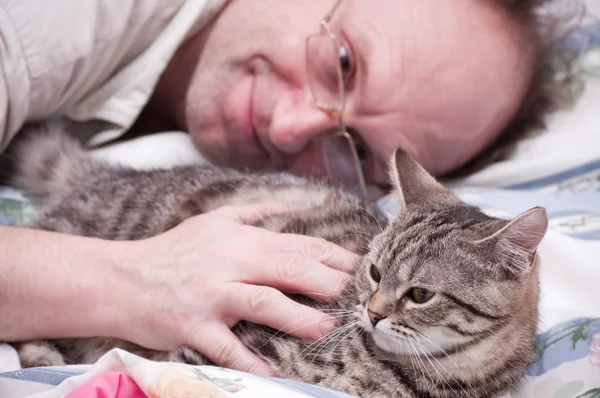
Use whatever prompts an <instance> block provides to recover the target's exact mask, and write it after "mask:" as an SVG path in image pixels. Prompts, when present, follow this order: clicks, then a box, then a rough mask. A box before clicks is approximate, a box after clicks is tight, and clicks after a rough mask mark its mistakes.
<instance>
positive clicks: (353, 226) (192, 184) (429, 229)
mask: <svg viewBox="0 0 600 398" xmlns="http://www.w3.org/2000/svg"><path fill="white" fill-rule="evenodd" d="M33 153H35V156H32V154H33ZM16 155H17V158H18V159H25V158H26V159H27V162H21V163H19V165H20V170H19V174H18V178H17V180H16V181H17V182H18V183H19V184H20V185H21V186H23V187H26V188H28V189H29V191H31V192H34V193H36V194H38V195H39V196H40V199H41V202H42V212H41V215H40V217H39V218H38V219H37V220H36V221H35V222H34V223H33V225H31V226H32V227H33V228H39V229H46V230H54V231H60V232H65V233H71V234H79V235H85V236H95V237H100V238H105V239H116V240H126V239H142V238H145V237H149V236H153V235H156V234H159V233H161V232H163V231H165V230H167V229H169V228H172V227H174V226H175V225H177V224H178V223H180V222H182V221H183V220H185V219H186V218H189V217H191V216H193V215H195V214H199V213H203V212H207V211H210V210H212V209H215V208H217V207H220V206H223V205H230V204H242V203H258V202H272V201H274V200H277V201H284V202H287V203H292V204H294V205H298V206H305V207H308V208H307V209H306V210H303V211H298V212H295V213H293V214H292V215H290V214H287V215H285V214H284V215H278V216H274V217H271V218H269V219H268V220H266V221H265V222H264V223H263V224H262V225H261V226H262V227H264V228H267V229H271V230H274V231H278V232H283V233H301V234H306V235H311V236H316V237H322V238H324V239H327V240H330V241H333V242H336V243H338V244H340V245H342V246H344V247H346V248H348V249H349V250H353V251H355V252H357V253H360V254H362V255H364V258H363V260H362V262H361V264H359V265H358V266H357V268H356V273H355V280H354V283H353V284H352V285H351V286H349V287H348V288H347V290H346V292H345V294H344V296H343V297H342V298H341V299H340V300H338V301H337V302H335V303H330V304H318V303H315V302H312V301H311V300H309V299H306V298H303V297H299V296H294V298H295V299H296V300H299V301H302V302H305V303H307V304H309V305H312V306H314V307H317V308H323V309H325V310H332V311H335V310H344V311H345V312H344V313H342V312H340V314H342V315H340V316H339V327H338V329H337V330H336V331H334V332H333V333H332V334H331V335H330V336H328V337H327V338H324V339H322V340H321V341H319V342H317V343H313V344H311V343H309V342H305V341H301V340H299V339H296V338H294V337H291V336H288V335H284V334H281V333H277V332H276V331H274V330H272V329H269V328H267V327H264V326H259V325H255V324H251V323H247V322H240V323H239V324H238V325H236V326H235V327H234V329H233V330H234V332H235V333H236V334H237V335H238V336H239V337H240V338H241V339H242V341H243V342H244V343H245V344H246V345H247V346H248V347H250V348H251V349H252V350H253V351H254V352H256V353H258V354H259V355H260V356H262V357H263V358H264V359H265V360H267V361H268V362H269V363H270V364H271V365H272V367H273V368H274V369H275V370H276V371H277V372H278V373H279V374H280V375H281V376H282V377H287V378H293V379H298V380H301V381H304V382H308V383H313V384H319V385H322V386H325V387H329V388H333V389H336V390H340V391H345V392H347V393H350V394H353V395H356V396H361V397H407V398H408V397H410V398H416V397H440V398H442V397H448V398H450V397H494V396H497V395H499V394H501V393H503V392H506V391H508V390H511V389H514V388H515V387H516V386H518V383H519V381H520V380H521V379H522V377H523V375H524V372H525V369H526V367H527V365H528V363H529V362H530V360H531V359H532V358H533V350H534V346H533V339H534V335H535V331H536V324H537V303H538V266H539V261H538V259H537V256H536V254H535V251H536V248H537V245H538V244H539V242H540V240H541V239H542V237H543V235H544V233H545V231H546V227H547V217H546V214H545V212H544V210H543V209H540V208H536V209H533V210H530V211H529V212H526V213H524V214H523V215H521V216H519V217H517V218H516V219H515V220H513V221H512V222H510V223H509V222H507V221H502V220H498V219H494V218H491V217H488V216H486V215H485V214H483V213H482V212H481V211H479V210H478V209H477V208H475V207H472V206H469V205H466V204H464V203H462V202H461V201H460V200H459V199H458V198H456V197H455V196H454V195H453V194H452V193H451V192H450V191H448V190H446V189H445V188H443V187H442V186H441V185H439V184H438V183H437V182H436V181H435V180H434V179H433V178H432V177H431V176H429V175H428V174H427V173H426V172H425V170H423V169H422V168H421V167H420V166H419V165H418V164H417V163H416V162H415V161H414V160H413V159H412V158H411V157H410V156H408V155H407V154H406V153H404V152H402V151H397V152H396V154H395V156H394V159H393V162H392V165H391V167H390V170H391V179H392V181H393V183H394V184H395V186H396V190H397V191H398V192H399V194H400V196H401V197H402V198H403V202H404V203H403V209H402V211H401V212H400V213H399V214H398V215H397V216H395V217H393V218H392V219H390V220H386V219H385V218H384V217H383V216H382V215H381V214H379V213H378V212H377V210H376V209H375V208H374V207H373V206H372V204H369V203H365V202H363V201H361V200H359V199H358V198H356V197H354V196H352V195H349V194H347V193H345V192H343V191H341V190H338V189H335V188H332V187H329V186H326V185H323V184H320V183H316V182H309V181H306V180H300V179H293V178H289V177H285V176H281V175H260V174H253V173H245V172H239V171H234V170H226V169H216V168H210V167H201V166H192V167H180V168H175V169H173V170H155V171H143V172H142V171H134V170H131V169H128V168H122V167H115V166H110V165H107V164H103V163H99V162H95V161H93V160H91V159H90V158H89V157H88V156H87V155H86V154H85V153H84V151H83V150H82V149H81V148H80V147H79V146H78V145H76V144H74V143H73V141H71V140H70V139H69V138H67V137H66V136H64V135H62V134H61V133H57V132H50V133H44V134H40V132H37V133H36V134H35V135H34V136H33V137H32V138H31V139H27V140H26V141H25V142H23V143H21V144H19V145H17V147H16ZM32 159H35V160H34V161H32ZM372 267H377V268H376V269H372ZM373 274H374V275H375V276H377V274H379V276H380V281H379V282H377V281H376V280H375V279H374V277H373V276H372V275H373ZM416 287H420V288H426V289H428V290H430V291H432V292H434V295H433V296H432V298H431V299H430V301H428V302H426V303H423V304H417V303H415V301H414V300H413V299H411V297H413V296H412V295H413V294H414V292H415V291H414V290H412V289H413V288H416ZM369 314H370V315H371V316H372V317H375V318H374V319H377V320H379V321H378V323H377V324H376V327H373V325H372V323H371V322H370V321H369ZM432 341H433V342H432ZM117 346H118V347H122V348H125V349H127V350H128V351H131V352H133V353H136V354H139V355H141V356H144V357H147V358H151V359H156V360H171V361H179V362H186V363H193V364H205V363H209V362H208V361H207V360H206V359H205V358H204V357H202V356H201V355H200V354H198V353H197V352H196V351H194V350H191V349H189V348H185V347H182V348H180V349H179V350H177V351H174V352H171V353H164V352H155V351H151V350H146V349H142V348H140V347H138V346H135V345H133V344H131V343H126V342H123V341H118V340H114V339H105V338H92V339H61V340H53V341H44V342H27V343H22V344H19V352H20V355H21V360H22V361H23V364H24V365H25V366H34V365H39V364H49V363H51V362H53V361H55V360H56V362H57V363H59V362H60V361H64V362H65V363H87V362H93V361H95V360H97V359H98V357H100V356H101V355H102V354H104V353H105V352H106V351H108V350H109V349H110V348H113V347H117ZM440 346H443V347H441V348H440ZM49 347H50V349H49ZM47 351H50V352H47ZM40 352H42V353H44V352H46V354H47V355H40ZM58 353H60V355H58V360H57V354H58Z"/></svg>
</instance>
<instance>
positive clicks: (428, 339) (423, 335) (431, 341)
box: [416, 330, 460, 370]
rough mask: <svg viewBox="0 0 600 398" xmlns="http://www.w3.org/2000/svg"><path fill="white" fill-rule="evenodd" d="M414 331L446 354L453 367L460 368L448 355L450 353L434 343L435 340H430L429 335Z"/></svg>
mask: <svg viewBox="0 0 600 398" xmlns="http://www.w3.org/2000/svg"><path fill="white" fill-rule="evenodd" d="M416 332H417V333H418V334H419V335H420V336H421V337H423V338H424V339H425V340H427V341H428V342H429V343H430V344H431V345H433V346H434V347H435V348H437V349H438V350H440V351H441V352H442V354H444V355H445V356H446V358H448V360H449V361H451V362H452V364H453V365H454V367H455V368H456V369H457V370H458V369H460V367H459V366H458V364H457V363H456V361H455V360H454V359H453V358H452V356H450V354H448V353H447V352H446V350H444V349H443V348H442V346H440V345H439V344H438V343H436V342H435V341H433V340H431V339H430V338H429V337H427V336H426V335H425V334H424V333H422V332H419V331H418V330H416Z"/></svg>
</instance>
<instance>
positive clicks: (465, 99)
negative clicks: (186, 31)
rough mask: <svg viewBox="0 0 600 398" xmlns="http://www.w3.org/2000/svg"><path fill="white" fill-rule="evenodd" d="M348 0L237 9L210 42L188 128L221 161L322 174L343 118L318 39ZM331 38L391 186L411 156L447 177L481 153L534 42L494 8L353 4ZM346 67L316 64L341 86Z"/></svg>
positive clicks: (261, 1) (195, 82)
mask: <svg viewBox="0 0 600 398" xmlns="http://www.w3.org/2000/svg"><path fill="white" fill-rule="evenodd" d="M334 3H335V0H302V1H298V0H235V1H232V2H230V3H229V5H228V6H227V7H226V8H225V9H224V11H223V12H222V13H221V14H220V16H219V17H218V19H216V20H215V22H213V23H212V24H211V26H210V28H209V29H208V30H207V31H206V33H205V37H204V40H205V45H204V48H203V51H202V53H201V56H200V59H199V61H198V65H197V67H196V70H195V72H194V75H193V77H192V80H191V84H190V87H189V90H188V94H187V98H186V110H185V119H186V120H185V121H186V124H187V126H186V127H187V129H188V130H189V131H190V132H191V134H192V137H193V139H194V141H195V142H196V144H197V145H198V147H199V148H200V149H201V151H202V152H203V153H204V154H205V155H206V156H208V157H209V158H210V159H211V160H212V161H214V162H216V163H218V164H224V165H230V166H238V167H249V168H255V169H265V168H266V169H269V168H274V167H278V168H283V169H287V170H289V171H291V172H294V173H297V174H300V175H308V174H310V175H323V174H324V171H323V170H324V169H323V164H322V160H321V149H320V144H319V139H320V138H322V137H323V135H324V134H325V133H326V132H327V131H328V130H331V129H332V128H335V127H336V126H337V120H336V119H335V118H334V117H332V116H331V115H328V114H327V113H325V112H323V111H322V110H319V109H317V108H316V107H315V105H314V101H313V97H312V95H311V91H310V89H309V85H308V83H307V74H306V62H305V60H306V58H305V51H306V48H305V43H306V37H307V36H309V35H311V34H313V33H317V32H319V31H320V25H319V21H320V19H321V18H322V17H323V16H324V15H326V14H327V12H328V11H329V10H330V9H331V7H332V6H333V5H334ZM330 28H331V31H332V32H333V33H334V34H336V35H337V37H338V39H339V40H340V44H342V45H344V46H345V47H346V48H347V49H348V52H349V56H350V69H349V72H348V73H347V76H346V93H347V101H346V109H345V111H344V114H343V118H344V122H345V124H346V126H347V128H348V129H349V132H350V133H351V134H352V135H353V136H354V138H355V140H356V141H357V143H358V145H360V146H361V147H363V149H364V150H365V155H366V156H365V157H364V160H363V170H364V173H365V177H366V179H367V180H368V181H371V182H377V183H386V182H387V175H386V168H387V167H386V163H387V161H388V158H389V156H390V155H391V153H392V152H393V150H394V149H395V148H397V147H401V148H403V149H405V150H407V151H408V152H410V153H411V154H412V155H413V156H415V157H416V159H417V160H418V161H420V162H421V163H422V164H423V166H424V167H425V168H426V169H428V170H429V171H430V172H432V173H434V174H438V175H439V174H443V173H445V172H448V171H451V170H453V169H455V168H456V167H458V166H460V165H461V164H462V163H464V162H466V161H467V160H469V159H470V158H471V157H472V156H473V155H475V154H476V153H477V152H478V151H480V150H481V149H482V148H483V147H484V146H485V145H486V144H487V143H488V142H489V141H490V140H491V139H492V138H493V137H494V136H495V135H496V134H497V133H498V132H499V131H500V130H501V129H502V128H503V127H504V126H505V125H506V124H507V123H508V121H509V119H510V117H511V116H512V115H513V113H514V112H515V111H516V109H517V107H518V105H519V103H520V101H521V100H522V98H523V97H524V94H525V91H526V87H527V83H528V81H529V79H530V73H531V72H530V69H531V65H532V58H533V57H532V53H533V51H532V50H531V48H529V47H530V45H529V44H528V40H527V38H526V37H527V36H526V34H525V33H524V32H522V31H521V29H519V27H518V24H517V23H515V22H513V21H512V20H511V18H510V17H509V16H508V15H507V14H506V13H505V12H504V11H503V10H502V9H500V8H499V7H497V6H495V5H494V4H491V2H489V1H484V0H369V1H366V0H344V1H342V3H341V5H340V6H339V8H338V9H337V11H336V12H335V14H334V16H333V18H332V20H331V23H330ZM335 61H336V60H335V57H333V55H331V54H330V55H329V58H327V59H326V57H323V59H316V60H314V62H315V64H318V65H321V67H322V68H323V72H324V73H327V74H329V73H330V74H331V75H332V76H335V73H336V71H335V69H334V68H335V64H334V62H335Z"/></svg>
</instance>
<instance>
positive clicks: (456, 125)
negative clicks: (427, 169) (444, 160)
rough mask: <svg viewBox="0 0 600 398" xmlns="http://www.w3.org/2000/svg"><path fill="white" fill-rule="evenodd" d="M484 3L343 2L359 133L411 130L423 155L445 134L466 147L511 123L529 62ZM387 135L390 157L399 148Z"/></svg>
mask: <svg viewBox="0 0 600 398" xmlns="http://www.w3.org/2000/svg"><path fill="white" fill-rule="evenodd" d="M344 3H346V4H344ZM483 3H486V4H487V3H488V2H481V1H478V0H452V1H449V0H448V1H445V0H420V1H414V0H372V1H369V2H366V1H358V0H344V1H343V2H342V5H341V6H340V8H339V10H338V11H339V12H340V18H339V20H337V21H334V22H335V23H336V24H339V29H340V30H342V31H343V32H344V33H345V35H347V36H348V38H349V41H350V45H351V46H353V48H354V50H355V51H356V52H357V54H355V57H356V58H358V59H357V60H355V62H358V64H359V75H358V79H357V86H356V87H355V89H354V90H353V92H351V93H350V95H349V101H348V111H349V112H348V113H349V115H353V116H354V117H356V118H357V120H358V121H359V123H360V124H361V125H360V126H356V127H357V128H359V129H362V130H365V131H373V130H372V129H377V130H379V131H386V130H387V131H389V130H395V131H399V130H400V129H412V130H413V134H414V135H415V137H413V138H412V139H411V140H412V145H413V146H415V147H418V148H424V147H427V145H428V143H427V141H429V140H428V136H430V135H439V134H442V132H441V131H440V130H442V129H448V130H449V133H454V132H456V133H457V134H458V135H457V137H456V139H457V140H458V141H460V140H461V139H462V140H468V139H470V135H472V134H474V133H478V132H481V131H483V130H486V129H488V130H489V129H490V126H489V125H490V124H491V123H492V121H493V122H494V123H498V121H497V119H498V114H505V115H506V116H503V118H504V119H508V118H509V117H510V114H511V113H512V112H513V111H514V109H516V107H517V106H518V103H519V101H520V98H521V97H522V96H523V95H524V88H525V86H526V82H527V81H528V79H529V78H528V73H527V70H528V69H529V68H530V62H528V60H527V59H526V58H527V57H523V56H522V51H523V49H522V48H521V47H522V45H520V44H519V43H518V40H519V38H518V37H517V36H518V34H516V33H514V34H513V33H510V32H509V29H511V26H509V25H510V23H509V22H510V20H509V19H508V18H507V17H506V15H505V14H504V13H503V12H502V10H501V9H500V8H498V7H496V8H494V7H492V6H489V5H486V4H483ZM335 19H337V16H336V17H334V20H335ZM519 80H521V81H519ZM347 123H348V124H349V125H352V121H348V122H347ZM501 123H502V122H501ZM500 128H501V126H500V127H498V126H496V127H494V129H496V130H498V129H500ZM496 132H497V131H496ZM461 134H462V136H461ZM387 135H388V134H386V137H385V140H389V141H390V142H389V143H388V145H389V146H390V148H389V149H387V151H389V150H393V147H396V146H399V144H401V143H398V142H391V141H397V140H398V139H396V140H392V139H391V138H390V137H388V136H387ZM396 135H398V133H396ZM417 135H418V136H417ZM488 139H489V138H488ZM418 141H423V142H418ZM407 145H408V143H407ZM406 149H408V148H406ZM416 152H417V151H416ZM383 155H386V154H383ZM435 155H439V154H435ZM435 155H433V154H432V155H431V156H435Z"/></svg>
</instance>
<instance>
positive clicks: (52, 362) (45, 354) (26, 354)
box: [17, 340, 66, 368]
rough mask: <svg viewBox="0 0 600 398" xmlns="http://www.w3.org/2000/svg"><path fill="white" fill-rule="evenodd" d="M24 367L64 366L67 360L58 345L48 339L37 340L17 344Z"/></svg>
mask: <svg viewBox="0 0 600 398" xmlns="http://www.w3.org/2000/svg"><path fill="white" fill-rule="evenodd" d="M17 351H18V353H19V360H20V361H21V366H22V367H23V368H33V367H38V366H64V365H66V364H65V360H64V358H63V356H62V354H61V353H60V352H59V351H58V350H57V349H56V347H55V346H54V345H52V344H50V343H48V342H47V341H43V340H36V341H29V342H27V343H22V344H19V345H18V346H17Z"/></svg>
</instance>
